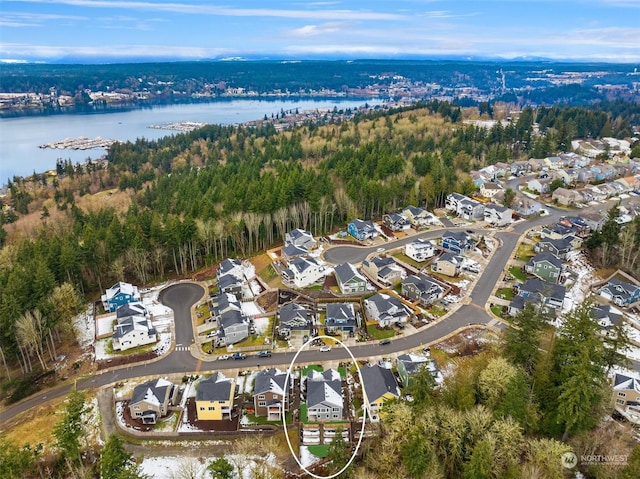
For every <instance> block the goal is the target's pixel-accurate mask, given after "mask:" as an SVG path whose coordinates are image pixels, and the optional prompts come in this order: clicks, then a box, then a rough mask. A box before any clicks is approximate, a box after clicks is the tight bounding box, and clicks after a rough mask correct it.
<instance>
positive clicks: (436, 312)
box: [429, 306, 447, 318]
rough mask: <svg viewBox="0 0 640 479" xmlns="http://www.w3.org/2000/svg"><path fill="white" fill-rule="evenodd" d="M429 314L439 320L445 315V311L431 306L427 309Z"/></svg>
mask: <svg viewBox="0 0 640 479" xmlns="http://www.w3.org/2000/svg"><path fill="white" fill-rule="evenodd" d="M429 313H430V314H432V315H433V316H436V317H438V318H439V317H441V316H444V315H445V314H447V310H446V309H444V308H443V307H441V306H432V307H431V308H429Z"/></svg>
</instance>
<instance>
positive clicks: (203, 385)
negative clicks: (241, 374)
mask: <svg viewBox="0 0 640 479" xmlns="http://www.w3.org/2000/svg"><path fill="white" fill-rule="evenodd" d="M235 391H236V383H235V380H234V379H229V378H227V377H225V375H224V374H222V373H221V372H216V373H214V374H213V375H212V376H210V377H208V378H206V379H203V380H202V381H200V383H199V384H198V386H197V389H196V414H197V415H198V421H220V420H222V419H227V418H228V419H229V420H231V417H232V416H231V413H232V410H233V398H234V396H235Z"/></svg>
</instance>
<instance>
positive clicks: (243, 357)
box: [231, 353, 247, 359]
mask: <svg viewBox="0 0 640 479" xmlns="http://www.w3.org/2000/svg"><path fill="white" fill-rule="evenodd" d="M231 358H232V359H247V355H246V354H242V353H233V354H232V355H231Z"/></svg>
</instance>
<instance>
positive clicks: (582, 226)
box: [558, 216, 589, 235]
mask: <svg viewBox="0 0 640 479" xmlns="http://www.w3.org/2000/svg"><path fill="white" fill-rule="evenodd" d="M558 223H559V224H561V225H563V226H569V227H571V228H573V229H574V230H575V231H576V233H577V234H578V235H584V234H585V233H588V232H589V225H587V222H586V221H585V220H584V218H583V217H582V216H563V217H561V218H560V221H558Z"/></svg>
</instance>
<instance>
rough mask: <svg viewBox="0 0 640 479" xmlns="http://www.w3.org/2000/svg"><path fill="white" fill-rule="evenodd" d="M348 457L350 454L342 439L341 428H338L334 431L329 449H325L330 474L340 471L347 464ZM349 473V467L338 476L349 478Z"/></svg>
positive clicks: (350, 469)
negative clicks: (329, 465) (329, 463)
mask: <svg viewBox="0 0 640 479" xmlns="http://www.w3.org/2000/svg"><path fill="white" fill-rule="evenodd" d="M350 456H351V453H350V451H349V448H348V446H347V443H346V442H345V441H344V439H343V438H342V428H341V427H338V428H337V429H336V435H335V436H334V437H333V439H331V442H330V443H329V448H328V449H327V457H328V458H329V459H330V460H331V472H332V474H335V473H336V472H338V471H340V470H342V468H343V467H344V466H345V465H346V464H347V462H349V458H350ZM351 471H352V468H351V466H349V467H348V468H347V469H345V470H344V471H343V472H342V474H340V477H351Z"/></svg>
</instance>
